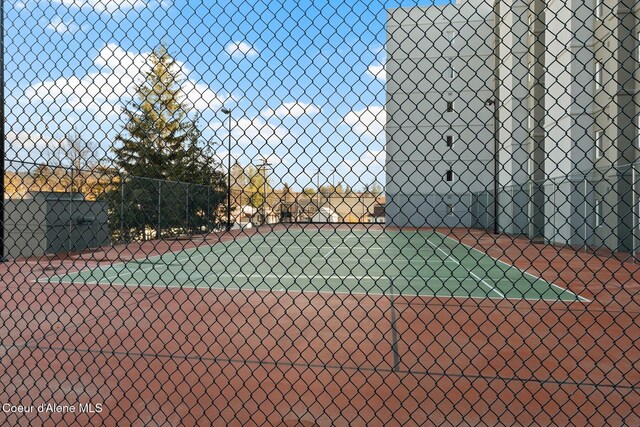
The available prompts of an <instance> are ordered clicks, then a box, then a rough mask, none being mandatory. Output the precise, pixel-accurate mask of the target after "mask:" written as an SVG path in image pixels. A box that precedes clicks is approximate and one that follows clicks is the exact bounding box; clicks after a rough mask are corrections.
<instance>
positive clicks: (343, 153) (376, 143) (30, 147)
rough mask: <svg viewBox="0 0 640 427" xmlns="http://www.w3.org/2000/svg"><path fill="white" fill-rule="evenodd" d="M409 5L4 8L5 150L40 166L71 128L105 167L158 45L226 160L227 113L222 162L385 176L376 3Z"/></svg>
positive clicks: (301, 177)
mask: <svg viewBox="0 0 640 427" xmlns="http://www.w3.org/2000/svg"><path fill="white" fill-rule="evenodd" d="M416 3H417V4H428V3H430V2H428V1H427V2H425V1H422V2H410V1H404V2H401V3H398V2H391V1H389V2H377V1H350V0H347V1H341V2H338V1H328V2H326V1H325V2H318V1H288V0H284V1H275V0H274V1H202V0H199V1H191V0H48V1H39V0H19V1H16V2H13V4H12V5H9V3H7V5H6V6H5V8H6V12H5V14H6V19H5V32H6V36H5V37H6V39H5V40H6V50H5V58H6V70H5V76H6V93H5V97H6V105H7V126H6V132H7V140H8V142H9V143H8V149H7V158H8V159H19V160H26V161H32V162H42V161H46V160H47V157H48V156H51V153H53V152H54V151H55V148H56V146H58V145H60V140H61V139H62V138H63V136H64V133H65V132H67V131H68V130H69V129H70V128H71V127H72V126H73V127H74V128H75V129H76V130H77V131H79V132H80V133H81V135H82V138H83V139H84V140H89V141H91V144H93V145H94V146H95V147H96V158H97V159H98V160H101V161H103V162H105V161H108V156H109V154H108V149H109V147H111V146H112V145H113V141H114V136H115V135H116V134H117V133H118V132H120V131H121V130H122V127H123V124H124V123H123V122H122V120H121V114H120V111H121V107H122V106H123V105H125V103H126V102H127V101H128V100H130V99H131V95H132V94H133V88H134V87H135V82H136V81H138V80H139V73H140V70H141V69H143V68H144V63H145V59H146V56H147V55H148V53H149V52H150V51H151V50H152V49H153V48H155V47H157V46H158V45H159V44H160V43H165V44H166V45H167V46H168V47H169V51H170V52H171V53H172V54H173V56H174V57H175V58H176V59H177V61H178V62H179V64H180V66H181V72H182V76H183V77H184V78H185V86H184V88H185V91H186V94H187V99H188V100H189V102H191V103H192V105H193V107H194V109H195V110H197V111H199V112H200V113H201V114H202V119H201V121H200V127H201V128H202V129H203V130H204V137H205V139H206V141H208V143H210V144H212V145H214V146H215V151H216V153H217V155H218V156H219V157H220V159H222V160H224V161H225V164H226V159H227V157H226V156H227V155H228V148H227V141H228V126H227V121H226V120H225V117H224V115H222V114H220V112H219V109H220V107H221V106H222V105H224V106H225V107H227V108H230V109H232V111H233V113H232V129H233V132H232V149H231V155H232V158H233V159H238V161H239V162H240V163H241V164H245V165H246V164H248V163H251V162H257V160H258V158H259V157H260V156H265V157H267V158H268V159H269V161H270V162H271V163H272V164H273V172H272V181H273V182H274V184H276V186H280V185H281V184H282V183H285V182H286V183H288V184H290V185H293V186H294V187H297V188H301V187H305V186H309V185H310V182H311V181H313V182H314V183H315V182H316V181H317V179H318V174H319V175H320V181H321V184H322V183H331V182H334V181H335V182H336V183H338V182H345V183H347V184H348V185H351V186H352V187H355V188H360V187H361V186H362V185H363V184H369V183H371V182H373V181H374V180H375V181H378V182H380V183H382V184H384V172H383V166H384V150H383V148H384V128H383V126H384V122H385V114H384V102H385V89H384V88H385V86H384V84H385V75H384V70H383V68H382V66H383V64H384V61H385V52H384V44H385V33H384V20H385V16H386V12H385V8H389V7H397V6H399V5H403V6H409V5H415V4H416ZM41 153H43V154H42V155H41ZM11 166H12V165H10V167H11ZM13 166H14V167H15V165H13ZM318 169H320V172H318Z"/></svg>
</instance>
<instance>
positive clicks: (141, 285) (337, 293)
mask: <svg viewBox="0 0 640 427" xmlns="http://www.w3.org/2000/svg"><path fill="white" fill-rule="evenodd" d="M51 284H52V285H55V284H65V285H73V286H83V285H97V286H102V287H105V288H115V287H119V288H133V289H136V288H152V289H157V290H158V291H162V290H168V289H179V290H194V291H224V292H240V293H248V292H263V293H264V292H266V293H275V292H280V293H295V294H316V295H335V296H341V295H347V296H356V297H359V296H371V297H389V295H388V294H385V293H384V292H383V293H379V292H344V291H332V292H327V291H320V290H309V289H306V290H302V289H275V288H274V289H257V288H244V287H234V288H232V287H230V286H183V285H161V286H158V285H154V284H148V283H138V284H135V285H127V284H125V283H100V282H80V283H76V282H56V283H51ZM398 296H400V297H402V298H445V299H474V300H486V299H489V300H494V301H529V302H545V303H563V304H569V303H573V302H575V300H563V299H545V298H528V297H526V298H525V297H522V298H514V297H507V296H505V297H504V298H498V297H492V296H489V295H487V296H473V295H451V294H447V295H433V294H420V295H402V294H400V295H398Z"/></svg>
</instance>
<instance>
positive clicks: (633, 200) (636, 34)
mask: <svg viewBox="0 0 640 427" xmlns="http://www.w3.org/2000/svg"><path fill="white" fill-rule="evenodd" d="M639 4H640V3H639V2H637V1H636V0H587V1H584V0H579V1H578V0H563V1H552V2H549V1H544V0H486V1H485V0H458V2H457V3H456V4H455V5H453V4H452V5H447V6H444V7H438V6H431V7H425V8H406V9H405V8H402V9H392V10H389V12H388V21H387V29H388V42H387V54H388V58H389V59H388V70H389V77H388V82H387V114H388V119H387V120H388V129H387V138H388V142H387V162H388V164H387V166H388V167H387V177H388V182H387V191H388V194H389V196H390V198H391V199H393V200H394V201H397V206H396V209H397V210H392V209H389V210H388V212H387V215H388V218H387V221H388V222H389V223H391V224H395V225H400V226H403V225H408V224H409V223H410V225H413V226H416V225H422V226H455V225H460V226H472V227H473V226H476V227H477V226H480V227H484V228H492V226H496V228H498V230H499V231H501V232H505V233H509V234H523V235H527V236H529V237H531V238H537V239H544V240H546V241H548V242H552V243H558V244H570V245H573V246H583V245H586V246H596V247H600V246H606V247H609V248H610V249H612V250H614V251H622V252H632V251H634V250H637V248H638V245H639V242H640V236H638V232H639V227H640V221H639V217H640V205H639V201H640V200H639V199H640V198H639V197H638V194H639V191H640V188H639V187H640V185H639V184H638V178H639V177H640V174H639V173H638V161H639V159H638V156H639V150H638V148H639V146H640V118H638V117H640V109H639V105H640V104H639V99H638V96H639V95H638V89H639V87H640V76H639V71H638V63H639V62H638V61H639V59H640V57H639V56H640V47H639V40H640V31H639V29H638V28H639V26H638V9H639V8H640V6H639ZM467 10H470V12H467ZM465 19H467V20H469V21H468V23H467V24H465V23H464V22H462V21H463V20H465ZM481 19H482V20H483V23H484V25H482V24H480V23H479V21H480V20H481ZM449 26H451V27H454V28H456V31H457V38H456V42H457V43H458V44H457V49H459V51H460V52H463V51H465V50H466V47H467V46H468V47H470V48H471V50H473V51H474V54H472V55H470V56H461V57H459V58H458V59H459V61H460V62H459V63H458V66H459V67H461V69H464V68H468V69H469V71H470V75H468V76H466V77H463V78H462V80H461V82H459V83H457V84H453V85H452V86H451V89H453V90H452V92H453V93H454V94H457V91H456V89H462V90H464V89H469V92H468V93H462V92H460V93H462V95H458V96H460V97H461V98H462V99H464V100H465V104H467V103H468V105H471V104H472V103H473V102H475V101H478V104H479V102H480V101H482V100H484V99H488V98H491V101H490V102H489V103H488V104H491V106H492V108H495V111H494V112H495V116H487V115H486V113H487V111H486V109H484V110H483V109H482V108H478V107H479V105H478V106H477V107H476V108H477V110H475V111H471V110H469V111H467V114H460V115H459V116H457V117H456V122H455V124H454V125H455V129H456V133H457V134H459V135H460V138H458V139H457V142H458V143H460V144H461V145H462V146H464V147H469V148H470V149H471V151H472V152H473V153H478V154H477V156H476V157H475V159H473V160H472V161H471V162H470V163H469V164H468V168H467V170H468V173H467V174H466V175H465V174H464V173H463V174H458V175H457V176H456V177H457V178H458V179H457V181H456V183H455V185H453V186H451V190H452V191H453V192H455V194H456V195H457V196H458V199H459V200H465V198H467V199H468V200H469V203H470V204H469V205H465V204H464V203H458V204H457V205H456V208H458V209H457V210H456V215H455V217H453V218H455V219H457V221H453V220H451V221H447V220H444V221H443V220H441V219H440V217H439V216H438V215H434V214H433V211H427V212H424V214H423V213H422V212H420V213H418V214H417V215H415V214H414V215H413V217H412V220H411V221H410V222H408V221H406V218H405V217H406V215H403V214H402V212H408V213H413V212H414V206H415V205H417V204H419V203H417V202H413V203H410V204H408V205H407V204H406V203H405V202H403V199H402V198H395V199H394V194H395V193H396V192H398V190H399V189H401V192H404V189H402V185H403V184H404V185H405V188H407V189H410V188H411V186H407V185H406V184H407V183H408V182H412V183H418V182H420V181H422V191H421V192H420V193H421V194H423V193H424V194H428V195H429V196H428V197H427V199H429V198H433V197H435V198H436V199H437V198H438V197H440V196H439V195H440V194H441V193H442V186H441V185H440V184H439V182H438V181H437V180H436V179H435V177H434V169H435V168H433V167H432V165H440V164H441V163H442V162H443V161H444V162H446V161H447V157H446V154H447V153H444V155H442V154H440V153H439V151H438V150H437V146H436V144H435V143H434V141H435V138H425V141H424V142H423V143H424V144H426V145H427V147H428V148H425V149H423V150H426V151H427V152H429V153H431V154H430V155H429V156H426V157H425V158H424V159H423V161H422V162H421V163H420V164H419V166H420V167H416V168H414V169H410V168H409V167H407V168H403V166H402V165H403V164H405V163H403V162H406V160H405V157H403V152H404V151H407V150H408V151H411V150H414V149H415V148H414V147H415V145H416V143H415V139H411V138H409V137H408V136H409V135H413V134H415V133H416V131H415V128H416V127H417V128H420V129H422V131H421V132H418V133H419V134H424V135H429V134H431V133H434V132H435V133H436V134H438V133H441V132H438V129H439V126H440V124H441V123H442V122H443V121H444V120H446V116H445V115H444V114H442V112H440V111H438V110H433V109H431V108H430V109H423V108H421V107H422V106H420V105H417V106H416V105H411V103H409V105H408V106H407V107H406V108H405V107H404V104H403V103H404V102H406V101H405V100H404V99H405V98H403V97H404V96H405V92H406V90H403V88H404V87H408V86H410V85H413V86H414V88H415V89H414V92H413V94H412V96H413V97H414V98H417V99H419V98H420V96H421V95H420V93H423V95H422V96H424V97H425V98H427V97H428V96H429V93H430V91H432V90H433V89H434V87H435V85H434V84H433V82H434V81H439V80H440V78H441V77H440V76H441V75H442V72H441V70H440V69H439V68H438V67H437V66H436V65H437V64H441V63H445V64H446V63H447V62H449V61H450V58H451V54H450V50H448V49H447V48H443V47H442V46H439V45H438V43H437V41H436V42H433V40H434V37H433V35H432V34H433V32H435V31H437V30H436V29H435V28H438V29H445V28H447V27H449ZM412 27H413V30H412V29H411V28H412ZM410 34H411V35H413V34H418V35H420V34H421V35H422V37H423V39H422V40H415V36H413V40H411V41H412V42H413V43H415V44H416V45H417V46H426V47H425V48H421V50H423V51H424V52H425V53H426V54H427V56H428V57H429V58H430V59H429V61H425V62H420V63H419V64H416V65H414V66H413V67H412V66H411V65H412V63H411V62H402V61H403V59H404V58H405V56H406V55H407V53H408V52H409V50H407V49H406V48H403V45H404V44H408V43H410V41H409V40H408V39H409V38H410V37H409V35H410ZM477 47H480V49H477ZM485 47H486V48H487V50H485V49H484V48H485ZM488 51H490V52H488ZM483 65H484V66H483ZM485 68H486V69H485ZM392 70H393V71H392ZM408 76H411V78H409V77H408ZM473 80H478V81H477V83H475V84H474V85H471V84H469V83H468V82H470V81H473ZM474 89H479V90H477V91H474ZM440 92H446V90H445V91H443V90H441V91H440ZM467 101H468V102H467ZM429 107H432V106H431V105H429ZM412 108H413V109H415V110H416V111H413V112H412V116H407V113H406V112H407V111H410V110H411V109H412ZM408 117H411V119H408ZM494 126H495V129H496V132H495V133H494V132H493V131H492V130H493V129H494ZM452 129H453V128H452ZM476 129H483V130H484V131H483V132H475V131H474V130H476ZM479 146H481V147H483V148H484V150H482V151H476V150H475V149H474V148H472V147H479ZM405 147H406V148H405ZM492 147H496V150H495V153H497V160H498V161H497V164H496V165H495V168H494V164H493V163H492V161H491V159H490V157H491V156H492V155H493V151H492ZM480 153H486V154H488V156H484V155H480ZM399 154H400V155H399ZM462 156H463V153H461V158H462ZM455 163H456V162H454V164H455ZM494 171H497V175H496V176H497V184H498V187H499V191H498V198H497V209H496V213H497V220H496V222H495V223H494V224H488V223H487V222H493V218H492V215H493V212H494V210H493V201H494V199H493V194H494V191H493V187H492V182H493V181H494ZM476 173H479V175H476ZM435 174H436V175H437V172H436V173H435ZM465 193H466V194H465ZM435 194H438V196H434V195H435ZM408 199H409V198H407V200H408ZM464 209H467V211H466V212H465V211H464ZM483 210H485V211H487V212H488V215H489V218H488V219H490V220H491V221H486V220H484V221H483V220H482V218H481V216H480V212H481V211H483ZM453 218H452V219H453ZM465 218H468V219H469V220H465Z"/></svg>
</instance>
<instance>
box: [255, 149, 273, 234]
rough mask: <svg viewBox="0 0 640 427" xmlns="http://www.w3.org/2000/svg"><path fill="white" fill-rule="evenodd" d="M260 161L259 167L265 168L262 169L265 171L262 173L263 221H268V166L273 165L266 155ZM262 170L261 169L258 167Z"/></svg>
mask: <svg viewBox="0 0 640 427" xmlns="http://www.w3.org/2000/svg"><path fill="white" fill-rule="evenodd" d="M260 161H261V162H262V163H261V164H260V165H258V168H263V169H262V170H263V171H264V172H263V174H262V180H263V185H262V187H263V190H262V191H263V193H262V194H263V196H262V223H263V224H264V223H266V222H267V168H268V167H269V166H271V163H267V159H265V158H264V157H262V158H261V159H260ZM258 170H260V169H258Z"/></svg>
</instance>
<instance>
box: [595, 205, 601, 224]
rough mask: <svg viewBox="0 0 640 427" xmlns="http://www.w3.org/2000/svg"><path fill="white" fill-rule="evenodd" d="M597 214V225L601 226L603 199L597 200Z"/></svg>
mask: <svg viewBox="0 0 640 427" xmlns="http://www.w3.org/2000/svg"><path fill="white" fill-rule="evenodd" d="M595 214H596V227H600V226H601V225H602V200H596V206H595Z"/></svg>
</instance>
